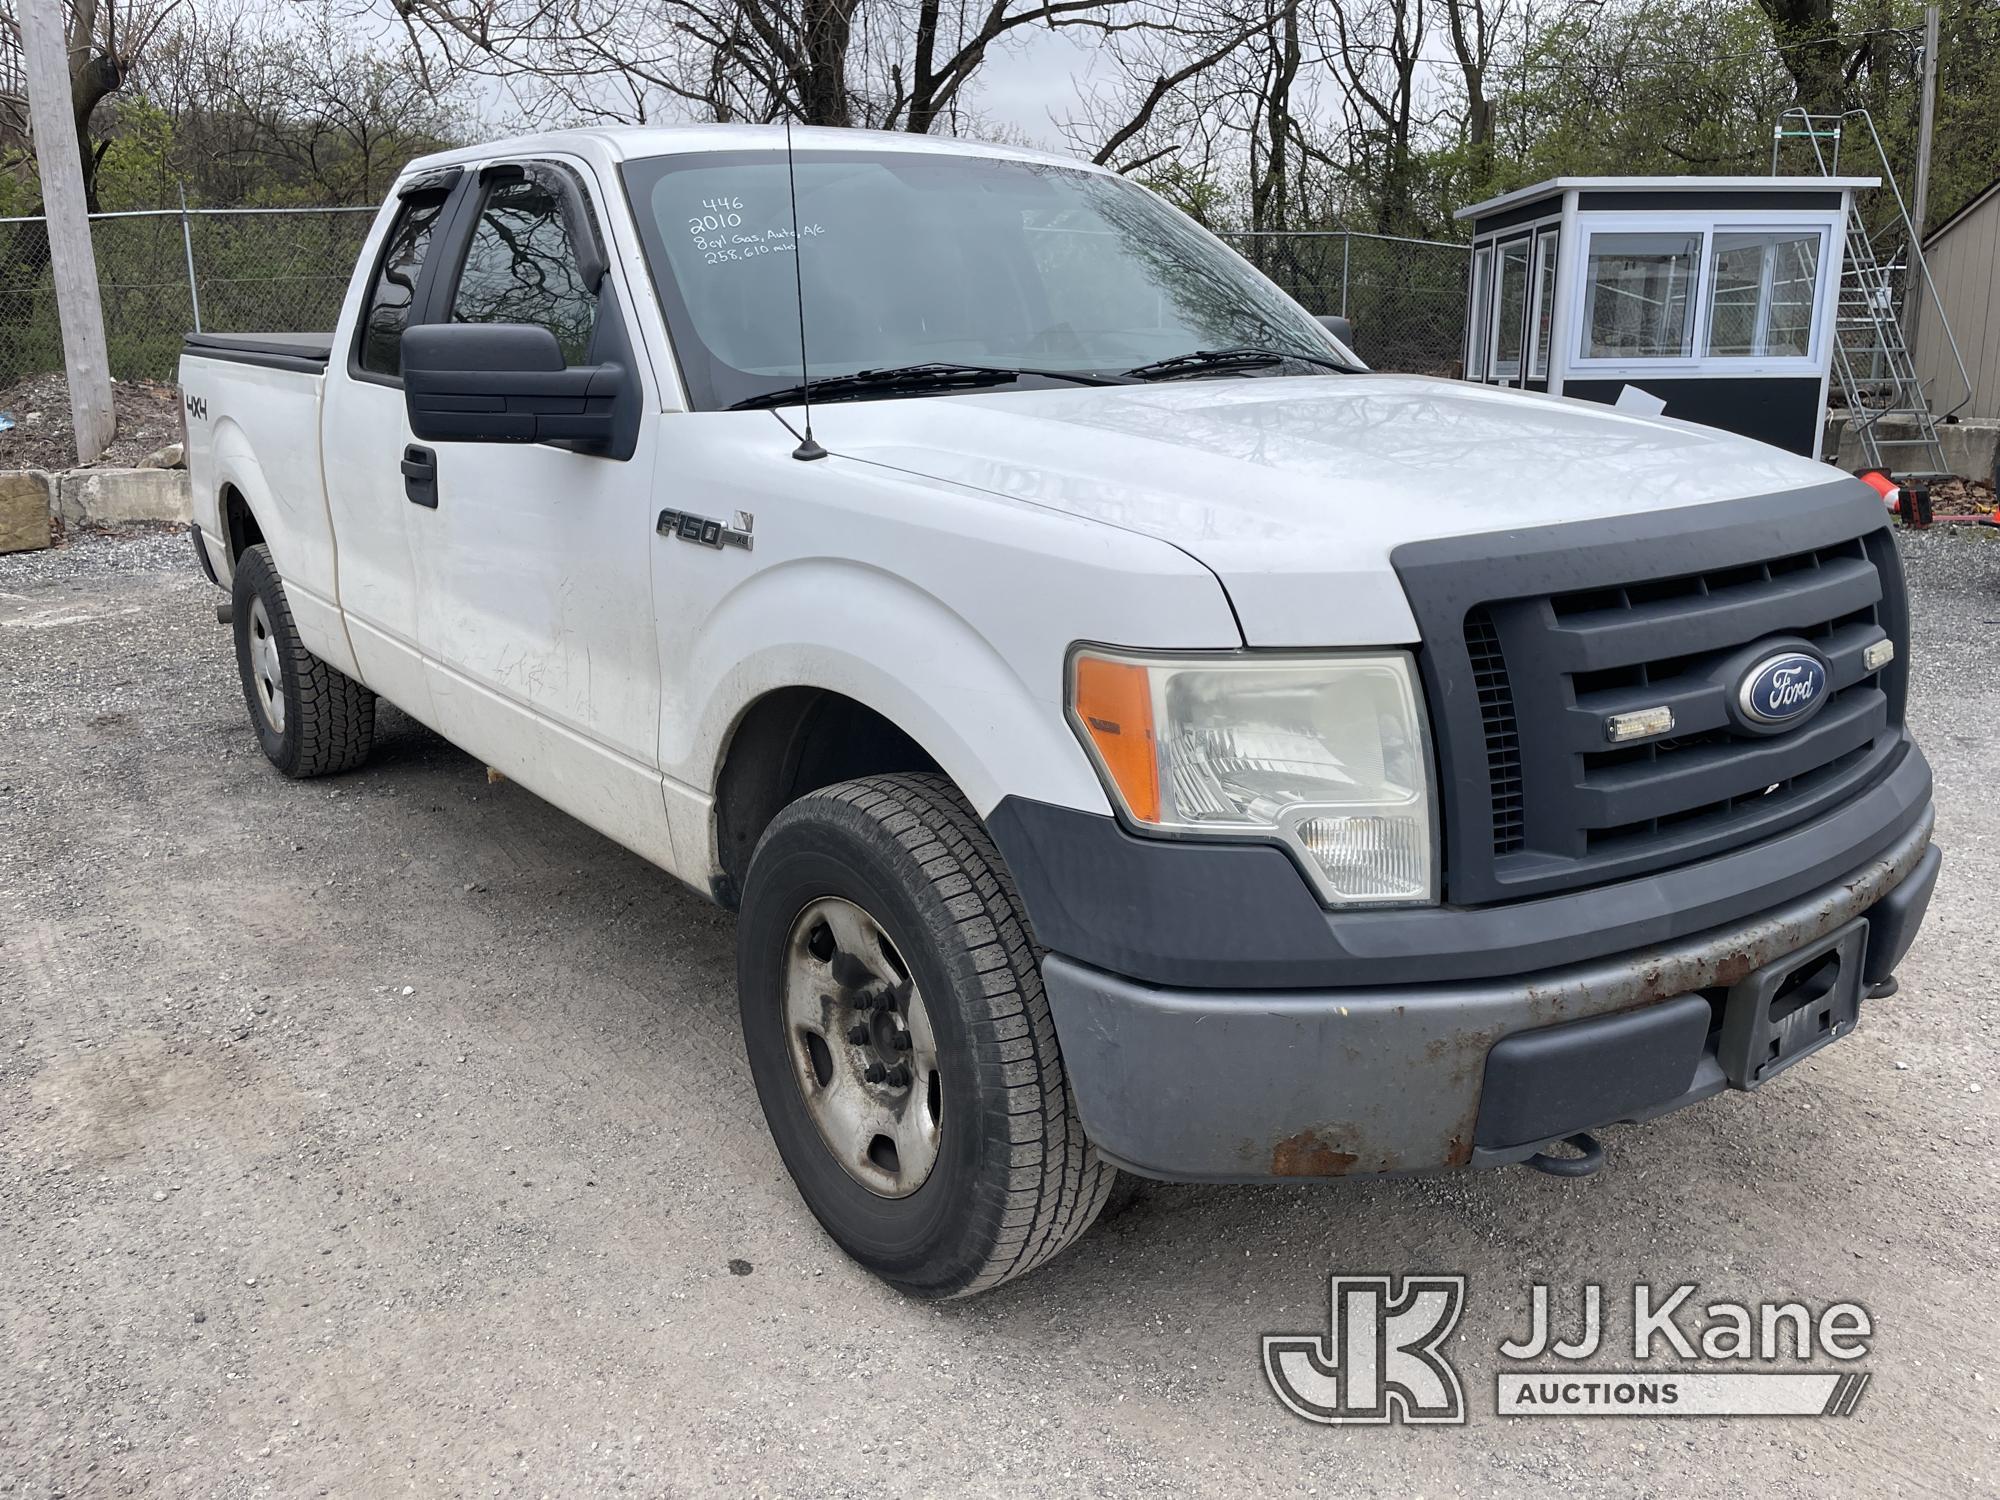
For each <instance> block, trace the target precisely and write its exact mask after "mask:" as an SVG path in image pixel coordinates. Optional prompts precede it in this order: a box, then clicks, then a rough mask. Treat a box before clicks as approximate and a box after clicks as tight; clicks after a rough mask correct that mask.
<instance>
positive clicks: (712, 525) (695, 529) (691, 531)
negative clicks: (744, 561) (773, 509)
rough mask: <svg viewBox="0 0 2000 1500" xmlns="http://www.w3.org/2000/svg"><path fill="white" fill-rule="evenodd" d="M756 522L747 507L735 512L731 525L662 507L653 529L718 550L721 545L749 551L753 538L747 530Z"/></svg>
mask: <svg viewBox="0 0 2000 1500" xmlns="http://www.w3.org/2000/svg"><path fill="white" fill-rule="evenodd" d="M756 524H757V518H756V517H755V516H753V515H751V514H750V512H748V511H747V510H739V511H738V512H736V524H735V525H734V526H725V525H723V524H722V523H721V522H720V521H718V520H716V519H715V518H714V517H713V516H697V515H695V514H693V513H692V512H690V511H685V510H663V511H661V512H660V522H659V525H657V526H655V527H654V528H653V529H654V530H655V531H657V532H659V534H660V535H661V536H677V537H679V538H680V539H681V540H682V541H684V542H698V543H700V544H701V545H702V546H704V547H714V548H716V549H717V550H718V551H719V550H721V549H722V548H724V547H741V548H742V549H743V550H744V551H745V552H748V551H749V550H750V548H751V546H752V544H753V543H754V540H755V539H754V538H753V537H752V536H751V535H750V533H751V532H752V531H753V530H754V529H755V528H756Z"/></svg>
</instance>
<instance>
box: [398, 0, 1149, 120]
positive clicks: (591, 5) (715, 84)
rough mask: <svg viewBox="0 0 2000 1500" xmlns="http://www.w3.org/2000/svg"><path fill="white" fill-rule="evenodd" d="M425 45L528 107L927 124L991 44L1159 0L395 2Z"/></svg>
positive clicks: (1118, 17)
mask: <svg viewBox="0 0 2000 1500" xmlns="http://www.w3.org/2000/svg"><path fill="white" fill-rule="evenodd" d="M389 3H390V4H392V5H393V8H394V10H395V13H396V15H397V17H398V18H399V19H400V21H401V22H402V24H403V25H404V26H405V27H406V28H407V30H408V33H409V35H410V37H411V39H412V41H413V42H414V43H415V44H416V46H417V49H418V51H419V54H420V55H422V56H424V57H427V58H428V57H444V58H448V59H452V60H455V61H457V62H459V63H460V64H462V65H465V66H469V67H475V68H478V69H481V70H483V71H485V72H488V73H491V74H494V75H496V76H504V77H506V78H508V79H509V80H511V82H512V85H513V86H514V87H515V88H516V90H517V91H522V92H520V93H519V94H518V97H520V99H521V102H522V103H523V105H524V107H526V108H527V109H528V110H529V111H530V112H538V113H542V114H545V115H554V116H562V117H566V118H575V117H586V118H596V119H614V120H623V121H633V122H637V121H644V120H649V119H652V118H655V117H657V116H660V115H663V114H674V115H684V114H687V113H690V112H692V113H694V114H697V115H701V116H705V117H707V118H710V119H716V120H777V119H785V118H792V119H797V120H800V121H802V122H804V123H807V124H813V125H835V126H840V125H867V126H873V127H876V128H880V129H894V130H908V131H914V132H917V133H920V134H921V133H928V132H930V131H933V130H936V129H938V128H940V126H941V125H946V124H949V123H951V122H952V121H953V120H955V119H956V118H957V117H958V116H957V114H956V112H957V111H959V110H960V109H961V108H962V107H963V105H964V102H965V98H966V95H967V91H968V86H969V85H970V83H971V81H972V80H973V78H974V77H975V76H976V75H977V73H978V71H979V69H980V67H981V66H982V65H983V64H984V63H985V62H986V60H987V59H988V58H989V57H990V56H991V55H992V53H993V51H994V50H995V49H996V48H997V47H1000V46H1002V45H1005V44H1006V43H1008V42H1009V41H1011V40H1013V39H1015V38H1016V37H1019V36H1021V35H1024V34H1026V33H1027V32H1028V31H1029V30H1031V29H1035V28H1056V27H1066V26H1081V27H1089V28H1092V29H1095V30H1098V31H1100V32H1103V31H1110V30H1114V29H1119V28H1123V27H1125V26H1129V25H1133V24H1143V23H1141V22H1135V21H1134V19H1133V16H1134V13H1136V12H1139V11H1141V10H1143V9H1144V8H1145V7H1146V6H1148V5H1150V4H1152V3H1153V0H915V3H914V4H911V3H908V0H636V3H630V0H389Z"/></svg>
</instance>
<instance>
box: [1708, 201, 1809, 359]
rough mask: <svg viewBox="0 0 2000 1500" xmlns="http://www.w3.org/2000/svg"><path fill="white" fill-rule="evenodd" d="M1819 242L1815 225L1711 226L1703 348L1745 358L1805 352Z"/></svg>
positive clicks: (1796, 356) (1802, 355) (1791, 356)
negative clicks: (1711, 257)
mask: <svg viewBox="0 0 2000 1500" xmlns="http://www.w3.org/2000/svg"><path fill="white" fill-rule="evenodd" d="M1820 242H1821V235H1820V232H1819V231H1818V230H1816V229H1812V230H1798V229H1779V230H1758V231H1748V232H1724V231H1722V230H1717V231H1716V235H1715V253H1714V268H1713V269H1712V270H1711V271H1710V273H1709V283H1708V349H1707V351H1706V352H1707V353H1709V354H1711V355H1719V356H1722V357H1725V358H1731V357H1733V358H1749V359H1804V358H1806V357H1807V356H1808V355H1809V354H1811V353H1812V322H1813V302H1814V294H1815V292H1816V291H1817V289H1818V286H1819V263H1820Z"/></svg>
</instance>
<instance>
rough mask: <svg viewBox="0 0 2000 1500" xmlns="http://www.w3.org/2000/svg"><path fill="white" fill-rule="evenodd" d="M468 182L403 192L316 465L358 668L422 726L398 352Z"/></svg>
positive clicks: (333, 368)
mask: <svg viewBox="0 0 2000 1500" xmlns="http://www.w3.org/2000/svg"><path fill="white" fill-rule="evenodd" d="M464 176H465V173H464V172H463V171H461V170H460V169H459V168H456V167H453V168H448V169H446V170H444V171H442V172H436V173H430V174H427V175H425V176H422V177H418V178H415V179H413V180H412V181H410V182H408V183H405V184H404V185H403V187H402V189H401V192H400V196H399V198H398V200H397V206H396V208H395V211H394V214H393V216H392V217H391V220H390V226H389V231H388V233H387V235H386V236H384V238H383V239H382V240H381V241H380V243H379V245H378V247H377V249H376V252H375V258H374V261H373V265H372V268H371V270H370V273H369V279H368V284H367V286H366V288H365V289H364V290H363V292H362V294H361V300H360V302H359V304H358V306H357V308H356V310H355V313H354V319H353V326H352V327H351V328H350V329H348V330H346V332H345V334H344V336H343V337H342V338H341V339H340V340H339V341H338V342H337V343H336V345H335V348H334V357H333V359H332V360H331V361H330V362H329V368H328V371H327V379H326V394H325V396H324V398H323V402H322V406H321V410H320V450H321V455H320V461H321V466H322V468H323V470H324V472H325V476H326V501H327V510H328V514H329V515H330V516H331V518H332V521H333V534H334V538H335V542H336V544H337V549H338V552H337V556H338V563H339V587H340V604H341V609H342V610H343V612H344V613H345V616H346V619H347V635H348V640H349V642H350V644H352V646H353V648H354V657H355V661H356V663H357V664H358V665H359V666H360V668H361V676H362V680H363V681H365V682H366V683H367V684H368V685H369V686H370V687H371V688H373V689H375V690H376V691H377V692H379V693H381V694H382V695H383V696H384V697H386V698H387V699H389V701H390V702H392V703H394V704H396V705H397V706H398V707H399V708H402V709H403V710H405V711H406V712H408V713H410V714H412V715H414V716H415V717H416V718H419V719H422V720H424V721H425V722H427V723H435V722H436V719H435V715H434V714H433V712H432V709H431V703H430V689H429V686H428V684H427V683H426V681H425V677H424V670H423V659H422V654H421V648H420V647H419V645H418V640H417V633H418V630H417V614H418V610H417V576H416V562H415V557H414V555H413V553H412V552H411V549H410V528H409V520H410V511H411V509H412V507H411V505H410V502H409V500H408V498H407V495H406V490H405V485H404V481H403V475H402V471H401V467H400V461H401V458H402V455H403V450H404V449H405V447H406V446H407V445H408V444H409V443H410V442H411V437H410V429H409V422H408V419H407V418H406V416H405V414H404V408H403V368H402V353H401V346H402V339H403V329H404V328H405V327H406V326H407V325H408V324H409V323H410V322H412V321H413V320H417V321H420V320H421V316H422V311H423V306H424V299H425V298H426V296H427V295H428V294H429V293H430V291H431V288H432V286H433V284H434V283H435V280H436V266H435V264H434V261H435V259H436V257H435V256H434V255H433V251H434V250H435V248H436V247H437V246H438V245H439V244H440V243H441V242H442V241H443V239H444V231H445V227H446V224H447V222H448V220H449V219H450V218H451V216H452V213H453V211H454V210H455V209H456V207H457V204H458V201H459V197H460V194H459V191H458V190H459V188H460V186H461V182H462V179H463V178H464Z"/></svg>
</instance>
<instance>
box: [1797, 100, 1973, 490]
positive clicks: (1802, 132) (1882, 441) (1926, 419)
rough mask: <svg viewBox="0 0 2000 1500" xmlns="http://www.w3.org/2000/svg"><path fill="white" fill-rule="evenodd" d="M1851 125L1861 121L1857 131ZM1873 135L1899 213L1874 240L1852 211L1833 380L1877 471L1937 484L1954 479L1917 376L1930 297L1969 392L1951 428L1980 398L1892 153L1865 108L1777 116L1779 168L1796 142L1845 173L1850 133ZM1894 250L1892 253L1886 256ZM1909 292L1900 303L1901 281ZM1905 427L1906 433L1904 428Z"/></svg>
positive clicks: (1825, 172) (1828, 170) (1829, 171)
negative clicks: (1913, 347)
mask: <svg viewBox="0 0 2000 1500" xmlns="http://www.w3.org/2000/svg"><path fill="white" fill-rule="evenodd" d="M1850 122H1858V123H1856V124H1851V123H1850ZM1863 130H1865V132H1866V141H1867V144H1868V145H1869V146H1870V147H1872V148H1873V150H1874V153H1875V157H1876V169H1877V170H1879V172H1880V174H1881V177H1882V182H1883V185H1884V186H1886V187H1887V188H1888V189H1889V194H1890V196H1891V197H1892V198H1893V199H1894V200H1895V204H1896V216H1895V217H1894V218H1893V219H1891V220H1889V221H1888V222H1887V223H1886V224H1885V225H1883V226H1881V227H1880V228H1879V229H1878V230H1877V231H1875V232H1874V233H1872V234H1871V233H1870V232H1869V229H1868V224H1867V221H1866V219H1865V218H1864V217H1863V215H1862V213H1861V208H1860V204H1859V202H1858V201H1855V202H1852V203H1850V206H1849V208H1848V211H1847V253H1846V256H1845V257H1844V259H1843V260H1842V262H1841V270H1840V300H1839V303H1838V305H1837V307H1836V309H1835V314H1834V342H1833V378H1834V381H1835V382H1836V383H1837V384H1838V386H1839V388H1840V393H1841V395H1842V397H1843V398H1844V399H1845V401H1846V404H1847V412H1848V420H1849V422H1850V424H1851V425H1852V427H1853V431H1854V434H1855V436H1856V437H1857V438H1858V439H1859V441H1860V443H1861V453H1862V457H1863V458H1864V459H1865V461H1866V462H1867V464H1868V465H1869V466H1870V467H1871V468H1879V469H1883V470H1885V471H1887V472H1889V473H1891V474H1894V475H1896V476H1897V477H1899V478H1912V479H1914V478H1932V477H1939V476H1943V475H1945V474H1947V473H1949V466H1948V465H1947V463H1946V461H1945V456H1944V447H1943V445H1942V444H1941V443H1940V442H1939V440H1938V422H1939V418H1938V415H1937V414H1936V412H1935V409H1934V407H1933V404H1932V401H1931V393H1929V392H1927V391H1926V390H1925V389H1924V386H1923V382H1922V380H1921V379H1920V378H1919V377H1918V375H1917V367H1916V361H1915V360H1914V359H1913V358H1912V357H1911V354H1910V345H1909V339H1908V331H1909V329H1910V328H1911V327H1912V326H1914V325H1913V323H1912V321H1911V319H1912V318H1913V317H1914V315H1915V314H1916V313H1917V312H1918V310H1919V308H1920V307H1921V304H1922V300H1923V297H1924V295H1925V294H1927V295H1928V299H1929V303H1930V305H1929V306H1928V307H1922V308H1921V310H1922V312H1923V314H1924V315H1925V316H1927V317H1934V318H1936V319H1937V320H1938V327H1939V328H1940V329H1942V330H1943V332H1944V336H1945V339H1946V341H1947V342H1948V343H1949V344H1950V346H1951V352H1952V358H1953V359H1954V360H1956V361H1957V364H1958V374H1959V379H1960V381H1961V382H1962V384H1963V387H1964V389H1963V392H1962V393H1961V394H1959V395H1958V396H1957V399H1956V401H1955V403H1954V404H1953V405H1952V406H1951V407H1950V408H1949V410H1947V411H1946V412H1945V413H1944V420H1946V421H1950V420H1951V419H1952V418H1954V417H1955V416H1956V415H1957V413H1958V411H1959V409H1960V408H1961V407H1963V406H1964V405H1965V404H1966V402H1967V401H1970V400H1971V399H1972V377H1971V375H1970V374H1969V373H1968V372H1967V371H1966V368H1965V358H1964V356H1963V355H1961V354H1960V353H1959V350H1958V340H1957V338H1956V337H1955V336H1954V335H1953V334H1952V331H1951V326H1950V324H1949V323H1947V322H1946V321H1945V315H1944V303H1943V301H1942V299H1940V298H1939V296H1938V292H1937V288H1936V286H1935V285H1933V284H1932V281H1931V274H1930V267H1929V266H1927V265H1926V264H1925V263H1924V256H1923V249H1922V246H1921V244H1920V242H1919V236H1918V234H1917V231H1916V226H1915V225H1913V224H1912V223H1911V222H1910V211H1909V208H1908V206H1907V205H1906V204H1905V203H1904V201H1903V193H1902V189H1901V188H1900V187H1898V186H1897V184H1896V176H1895V173H1894V172H1893V171H1892V170H1891V169H1890V166H1889V157H1888V153H1887V152H1886V151H1885V150H1884V149H1883V147H1882V137H1881V136H1880V135H1879V134H1878V133H1877V132H1876V129H1875V121H1874V119H1873V118H1872V117H1871V116H1870V115H1869V113H1868V111H1867V110H1865V109H1853V110H1848V111H1847V112H1846V113H1845V114H1839V115H1814V114H1808V113H1807V112H1806V111H1804V110H1803V109H1788V110H1786V111H1785V112H1784V113H1783V114H1782V115H1780V116H1779V117H1778V125H1777V129H1776V130H1775V131H1774V132H1773V133H1772V138H1771V171H1772V174H1773V175H1776V173H1777V171H1778V153H1779V149H1780V147H1782V146H1783V144H1784V143H1785V142H1786V141H1788V140H1802V141H1805V142H1806V143H1807V144H1808V146H1809V147H1810V149H1811V154H1810V156H1809V158H1807V159H1808V160H1810V162H1811V163H1812V165H1813V167H1814V168H1815V169H1816V170H1817V171H1818V172H1819V173H1820V175H1821V176H1824V177H1836V176H1838V175H1839V174H1840V150H1841V142H1842V136H1843V133H1846V134H1852V135H1855V136H1859V135H1861V133H1862V131H1863ZM1885 250H1886V253H1884V252H1885ZM1899 277H1900V280H1901V286H1902V289H1903V299H1902V304H1903V305H1899V299H1898V296H1897V289H1898V278H1899ZM1906 428H1907V435H1905V431H1904V429H1906Z"/></svg>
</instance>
